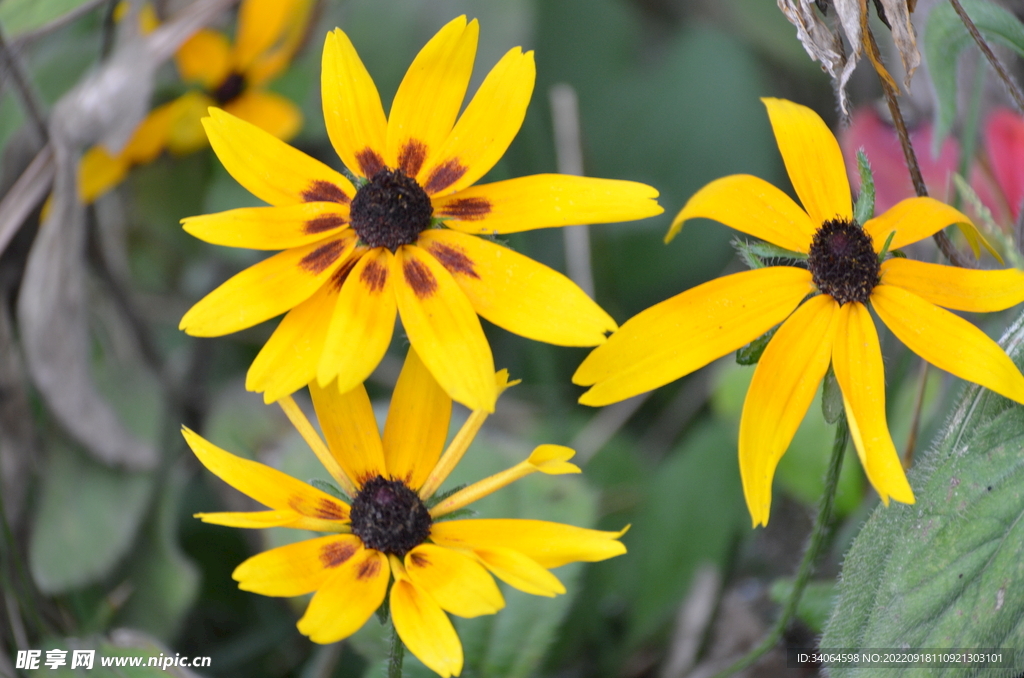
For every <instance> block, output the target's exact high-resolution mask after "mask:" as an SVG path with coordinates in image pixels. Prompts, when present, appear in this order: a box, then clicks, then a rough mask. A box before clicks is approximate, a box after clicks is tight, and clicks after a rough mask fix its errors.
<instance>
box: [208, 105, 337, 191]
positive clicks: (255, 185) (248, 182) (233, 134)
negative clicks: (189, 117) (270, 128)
mask: <svg viewBox="0 0 1024 678" xmlns="http://www.w3.org/2000/svg"><path fill="white" fill-rule="evenodd" d="M203 126H204V127H205V128H206V134H207V135H208V136H209V138H210V145H211V146H213V150H214V152H215V153H216V154H217V157H218V158H220V161H221V163H223V164H224V169H226V170H227V171H228V173H230V174H231V176H233V177H234V178H235V181H237V182H238V183H240V184H241V185H242V186H244V187H245V188H247V189H248V190H249V192H250V193H252V194H253V195H255V196H256V197H257V198H259V199H260V200H265V201H266V202H268V203H270V204H271V205H294V204H295V203H300V202H328V201H330V202H341V203H348V202H349V201H350V200H351V199H352V196H353V195H355V188H354V187H353V186H352V184H351V182H349V180H348V179H346V178H345V177H343V176H342V175H341V174H339V173H338V172H335V171H334V170H332V169H331V168H330V167H328V166H327V165H325V164H323V163H322V162H320V161H319V160H314V159H313V158H311V157H309V156H308V155H306V154H305V153H303V152H302V151H298V150H296V149H294V148H292V147H291V146H289V145H288V144H286V143H284V142H283V141H281V140H280V139H278V138H277V137H275V136H273V135H271V134H269V133H267V132H264V131H263V130H261V129H260V128H259V127H256V126H255V125H253V124H251V123H248V122H245V121H244V120H239V119H238V118H236V117H234V116H233V115H231V114H229V113H225V112H224V111H222V110H220V109H218V108H211V109H210V117H208V118H203Z"/></svg>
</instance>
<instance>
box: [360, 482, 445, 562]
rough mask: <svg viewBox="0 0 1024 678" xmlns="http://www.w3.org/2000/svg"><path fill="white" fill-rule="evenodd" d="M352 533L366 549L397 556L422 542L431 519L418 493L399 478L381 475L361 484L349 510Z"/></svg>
mask: <svg viewBox="0 0 1024 678" xmlns="http://www.w3.org/2000/svg"><path fill="white" fill-rule="evenodd" d="M349 517H350V518H351V520H352V533H353V534H355V535H356V536H357V537H359V539H361V540H362V542H363V545H364V546H365V547H366V548H369V549H376V550H378V551H382V552H384V553H393V554H395V555H396V556H398V557H400V558H401V557H404V556H405V554H406V553H407V552H408V551H409V550H410V549H412V548H413V547H414V546H417V545H419V544H422V543H423V542H424V541H426V539H427V536H428V535H429V534H430V525H431V523H432V522H433V520H432V519H431V517H430V513H429V512H428V511H427V507H426V506H425V505H424V504H423V502H422V501H421V500H420V498H419V496H418V495H417V494H416V493H415V492H413V491H412V489H411V488H410V487H409V486H408V485H406V484H405V483H403V482H402V481H401V480H387V479H385V478H383V477H382V476H377V477H376V478H371V479H370V480H367V481H366V482H365V483H363V489H361V490H360V491H359V494H357V495H356V496H355V499H354V500H353V501H352V508H351V510H350V511H349Z"/></svg>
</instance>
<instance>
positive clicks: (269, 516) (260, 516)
mask: <svg viewBox="0 0 1024 678" xmlns="http://www.w3.org/2000/svg"><path fill="white" fill-rule="evenodd" d="M193 517H194V518H199V519H200V520H202V521H203V522H204V523H210V524H211V525H224V526H225V527H242V528H247V529H264V528H267V527H284V526H286V525H289V524H291V523H294V522H295V521H297V520H299V519H300V518H301V517H302V516H300V515H299V514H298V513H296V512H295V511H292V510H291V509H285V510H281V511H220V512H217V513H196V514H193Z"/></svg>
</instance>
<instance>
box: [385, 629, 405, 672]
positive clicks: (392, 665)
mask: <svg viewBox="0 0 1024 678" xmlns="http://www.w3.org/2000/svg"><path fill="white" fill-rule="evenodd" d="M404 657H405V645H403V644H402V639H401V638H399V637H398V629H396V628H395V620H394V619H392V620H391V650H390V651H389V652H388V678H402V659H404Z"/></svg>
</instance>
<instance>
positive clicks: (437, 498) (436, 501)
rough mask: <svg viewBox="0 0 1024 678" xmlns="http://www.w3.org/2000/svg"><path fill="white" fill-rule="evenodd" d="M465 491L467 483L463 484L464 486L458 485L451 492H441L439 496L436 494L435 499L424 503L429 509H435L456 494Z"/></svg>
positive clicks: (432, 498)
mask: <svg viewBox="0 0 1024 678" xmlns="http://www.w3.org/2000/svg"><path fill="white" fill-rule="evenodd" d="M464 489H466V483H463V484H462V485H456V486H455V487H453V488H451V489H449V490H445V491H444V492H441V493H439V494H435V495H434V496H433V497H431V498H430V499H427V500H426V501H425V502H423V503H424V504H426V505H427V508H434V507H435V506H437V505H438V504H440V503H441V502H442V501H444V500H445V499H447V498H448V497H450V496H452V495H453V494H455V493H456V492H460V491H462V490H464Z"/></svg>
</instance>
